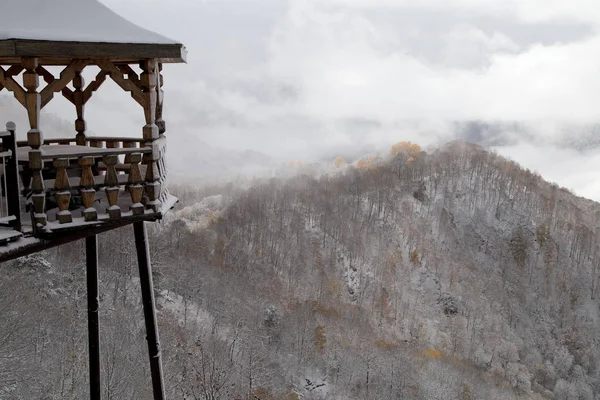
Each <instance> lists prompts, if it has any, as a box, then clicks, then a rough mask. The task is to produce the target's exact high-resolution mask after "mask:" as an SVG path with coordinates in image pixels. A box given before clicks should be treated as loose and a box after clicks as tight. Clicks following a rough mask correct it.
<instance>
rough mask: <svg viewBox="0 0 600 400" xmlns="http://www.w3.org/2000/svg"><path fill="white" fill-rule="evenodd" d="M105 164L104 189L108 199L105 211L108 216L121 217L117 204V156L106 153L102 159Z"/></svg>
mask: <svg viewBox="0 0 600 400" xmlns="http://www.w3.org/2000/svg"><path fill="white" fill-rule="evenodd" d="M102 161H104V164H106V175H105V176H104V185H105V186H106V187H105V188H104V191H105V193H106V199H107V200H108V208H107V209H106V212H107V213H108V215H109V216H110V218H121V208H120V207H119V205H118V204H117V202H118V200H119V179H118V176H117V170H116V168H115V165H116V164H117V162H118V161H119V156H117V155H108V156H104V158H103V160H102Z"/></svg>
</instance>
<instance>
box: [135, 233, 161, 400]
mask: <svg viewBox="0 0 600 400" xmlns="http://www.w3.org/2000/svg"><path fill="white" fill-rule="evenodd" d="M133 232H134V236H135V248H136V250H137V257H138V265H139V270H140V286H141V288H142V304H143V306H144V320H145V322H146V340H147V341H148V354H149V356H150V373H151V375H152V390H153V392H154V400H164V399H165V389H164V386H165V385H164V381H163V373H162V363H161V359H160V356H161V352H160V340H159V337H158V325H157V324H156V309H155V306H154V288H153V285H152V266H151V265H150V249H149V247H148V234H147V232H146V225H144V221H138V222H134V223H133Z"/></svg>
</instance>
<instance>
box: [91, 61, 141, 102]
mask: <svg viewBox="0 0 600 400" xmlns="http://www.w3.org/2000/svg"><path fill="white" fill-rule="evenodd" d="M97 65H98V66H99V67H100V68H102V70H104V71H106V73H108V74H109V75H110V77H111V79H112V80H113V81H115V83H116V84H117V85H119V86H120V87H121V89H123V90H125V91H126V92H130V93H131V97H133V99H134V100H135V101H137V102H138V104H139V105H141V106H142V107H144V93H143V91H142V87H141V85H140V81H139V78H138V77H137V74H136V73H135V72H134V71H133V70H132V69H131V67H129V66H120V67H121V68H119V66H117V65H115V64H114V63H112V62H111V61H108V60H100V61H98V62H97ZM124 71H125V72H124ZM125 75H127V78H125Z"/></svg>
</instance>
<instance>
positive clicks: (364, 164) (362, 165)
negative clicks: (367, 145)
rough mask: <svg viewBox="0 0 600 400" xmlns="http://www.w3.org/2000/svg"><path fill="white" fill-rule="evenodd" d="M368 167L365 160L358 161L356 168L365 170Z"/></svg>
mask: <svg viewBox="0 0 600 400" xmlns="http://www.w3.org/2000/svg"><path fill="white" fill-rule="evenodd" d="M367 165H369V164H368V163H367V162H366V161H365V160H358V162H357V163H356V168H366V167H367Z"/></svg>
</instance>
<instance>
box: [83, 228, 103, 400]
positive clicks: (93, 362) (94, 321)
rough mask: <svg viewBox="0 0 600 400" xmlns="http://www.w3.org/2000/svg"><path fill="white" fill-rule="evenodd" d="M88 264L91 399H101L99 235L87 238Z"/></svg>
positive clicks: (86, 255)
mask: <svg viewBox="0 0 600 400" xmlns="http://www.w3.org/2000/svg"><path fill="white" fill-rule="evenodd" d="M85 261H86V266H87V296H88V340H89V352H90V399H91V400H100V329H99V322H98V308H99V305H98V236H96V235H92V236H88V237H86V238H85Z"/></svg>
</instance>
